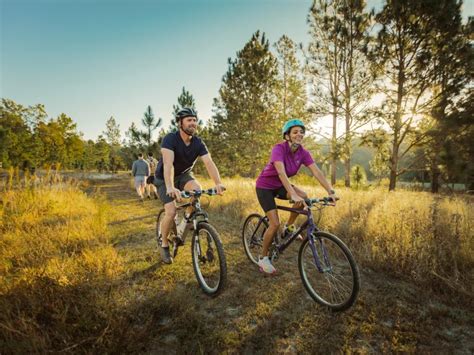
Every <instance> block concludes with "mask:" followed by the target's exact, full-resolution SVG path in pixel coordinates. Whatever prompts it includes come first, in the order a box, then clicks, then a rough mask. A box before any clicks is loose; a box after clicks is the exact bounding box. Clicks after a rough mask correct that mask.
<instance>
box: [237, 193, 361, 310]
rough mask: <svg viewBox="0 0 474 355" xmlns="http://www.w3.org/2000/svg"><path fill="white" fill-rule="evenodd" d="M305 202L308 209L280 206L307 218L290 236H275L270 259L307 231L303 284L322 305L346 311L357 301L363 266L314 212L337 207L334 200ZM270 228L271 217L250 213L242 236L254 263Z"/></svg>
mask: <svg viewBox="0 0 474 355" xmlns="http://www.w3.org/2000/svg"><path fill="white" fill-rule="evenodd" d="M305 202H306V204H307V206H308V209H306V210H300V209H295V208H290V207H285V206H277V208H278V209H280V210H284V211H289V212H296V213H299V214H303V215H305V216H306V217H307V219H306V221H305V222H304V223H303V224H302V225H301V226H300V228H298V229H297V230H296V231H295V232H294V233H292V234H291V235H290V236H288V237H286V238H282V237H280V236H279V235H278V234H277V235H276V236H275V238H274V240H273V243H272V245H271V247H270V250H269V254H270V255H269V258H270V259H271V261H272V262H274V261H276V260H277V259H278V256H279V254H280V253H282V252H283V251H284V250H285V249H286V248H287V247H288V246H289V245H290V244H291V243H292V242H293V241H294V240H295V239H296V238H297V237H298V235H301V236H303V233H304V231H305V230H306V238H304V240H303V242H302V244H301V247H300V250H299V253H298V269H299V272H300V276H301V280H302V281H303V285H304V287H305V288H306V291H308V293H309V295H310V296H311V297H312V298H313V300H315V301H316V302H318V303H319V304H321V305H323V306H326V307H328V308H329V309H330V310H332V311H343V310H346V309H348V308H350V307H351V306H352V305H353V304H354V302H355V301H356V299H357V296H358V294H359V287H360V275H359V269H358V267H357V264H356V262H355V260H354V257H353V256H352V253H351V251H350V250H349V248H348V247H347V246H346V245H345V244H344V243H343V242H342V241H341V240H340V239H339V238H338V237H336V236H335V235H333V234H330V233H328V232H323V231H321V230H320V229H319V228H318V227H317V226H316V224H315V222H314V218H313V213H312V211H311V208H312V207H317V208H318V211H319V212H321V210H322V209H323V208H324V207H327V206H334V203H332V200H331V199H330V198H329V197H325V198H322V199H318V198H315V199H305ZM318 222H319V220H318ZM267 228H268V218H267V217H264V216H261V215H259V214H257V213H253V214H251V215H250V216H248V217H247V219H246V220H245V222H244V225H243V229H242V239H243V243H244V248H245V253H246V254H247V256H248V258H249V259H250V260H251V261H252V262H253V263H254V264H257V262H258V257H259V255H260V254H261V250H262V243H263V234H264V233H265V230H266V229H267Z"/></svg>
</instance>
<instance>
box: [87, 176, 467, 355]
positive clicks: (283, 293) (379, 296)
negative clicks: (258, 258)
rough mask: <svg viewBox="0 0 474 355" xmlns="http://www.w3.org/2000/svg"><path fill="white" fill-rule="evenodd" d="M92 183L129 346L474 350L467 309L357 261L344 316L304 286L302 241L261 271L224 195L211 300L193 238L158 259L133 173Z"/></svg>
mask: <svg viewBox="0 0 474 355" xmlns="http://www.w3.org/2000/svg"><path fill="white" fill-rule="evenodd" d="M91 188H95V189H100V191H101V192H102V193H104V194H105V195H106V198H107V199H108V200H109V202H110V204H111V205H112V210H113V211H112V212H111V216H112V217H111V220H110V222H109V226H110V230H111V241H112V243H113V245H114V247H115V248H116V249H117V250H118V251H119V254H120V255H121V256H122V258H123V259H124V263H125V270H126V275H124V277H123V279H122V280H121V281H120V284H119V285H114V287H113V288H112V290H111V297H115V298H116V299H118V300H119V301H117V302H118V303H119V304H120V307H121V309H122V311H123V312H125V313H126V314H127V324H126V327H125V329H123V335H122V337H121V339H117V342H118V343H120V342H123V348H122V350H124V351H126V352H134V353H166V354H173V353H177V354H179V353H222V352H225V353H301V352H304V353H321V354H327V353H333V352H341V351H349V352H358V353H379V352H394V351H397V352H399V351H403V352H423V353H426V352H428V353H431V352H435V353H459V354H471V353H473V352H474V316H473V314H474V312H473V309H472V308H471V307H470V306H467V305H462V304H459V302H456V300H452V299H450V298H449V297H446V296H443V295H442V293H441V292H440V293H433V292H428V291H426V290H425V289H423V288H422V287H420V286H418V285H417V284H415V283H410V282H408V281H406V280H401V279H399V278H395V277H393V276H390V275H388V274H384V273H383V272H381V271H376V270H371V269H370V267H369V266H365V265H360V271H361V279H362V284H361V292H360V295H359V299H358V301H357V303H356V304H355V305H354V306H353V307H352V309H350V310H349V311H346V312H344V313H340V314H332V313H330V312H328V311H326V310H325V309H324V308H322V307H321V306H319V305H318V304H316V303H315V302H314V301H312V299H311V298H310V297H309V296H308V294H307V293H306V291H305V290H304V287H303V285H302V283H301V280H300V276H299V273H298V268H297V252H298V248H299V243H298V242H296V243H293V245H291V246H290V247H289V248H288V249H287V250H286V251H285V253H284V254H283V255H282V256H281V257H280V259H279V260H278V261H277V263H276V264H275V266H276V267H277V268H278V275H277V276H274V277H264V276H263V275H262V274H260V273H259V272H258V270H257V268H256V267H255V266H254V265H253V264H251V263H250V262H249V260H248V259H247V257H246V256H245V253H244V251H243V247H242V242H241V238H240V233H241V230H240V228H241V225H242V222H243V221H241V220H231V219H228V218H226V216H222V215H220V214H219V210H218V208H217V206H218V205H219V200H218V198H215V199H213V200H212V201H211V205H210V207H209V208H208V211H209V213H210V220H211V222H212V223H213V225H214V226H215V227H216V229H217V230H218V231H219V233H220V237H221V239H222V241H223V243H224V247H225V251H226V256H227V268H228V274H227V276H228V284H227V287H226V289H225V290H224V291H223V293H222V294H221V295H219V296H218V297H216V298H210V297H208V296H206V295H205V294H203V293H202V292H201V290H200V289H199V287H198V284H197V281H196V279H195V277H194V273H193V270H192V265H191V252H190V244H189V239H188V241H187V244H186V245H185V246H184V248H181V250H180V254H179V255H178V257H177V258H176V260H175V262H174V263H173V264H172V265H164V264H162V263H161V262H160V258H159V254H158V252H157V245H156V241H155V236H154V233H155V232H154V228H155V218H156V215H157V213H158V211H159V209H160V208H161V203H159V202H158V201H156V200H146V201H145V202H143V203H142V202H140V201H138V199H137V198H136V195H135V194H134V192H133V190H132V189H131V187H130V181H129V179H128V178H122V179H114V180H106V181H96V182H94V184H93V185H92V186H91ZM356 257H357V256H356ZM394 262H396V261H394ZM123 339H128V340H125V341H124V340H123ZM133 340H137V341H133Z"/></svg>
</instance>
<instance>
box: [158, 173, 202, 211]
mask: <svg viewBox="0 0 474 355" xmlns="http://www.w3.org/2000/svg"><path fill="white" fill-rule="evenodd" d="M191 180H194V176H193V174H192V173H186V174H181V175H178V176H176V177H175V178H174V186H175V187H176V188H177V189H179V190H181V191H182V190H183V189H184V185H186V184H187V183H188V182H189V181H191ZM153 183H154V184H155V186H156V189H157V190H158V195H159V196H160V200H161V202H163V204H166V203H169V202H171V201H174V200H173V199H172V198H171V197H169V196H168V195H167V194H166V184H165V180H163V179H159V178H157V177H155V181H154V182H153Z"/></svg>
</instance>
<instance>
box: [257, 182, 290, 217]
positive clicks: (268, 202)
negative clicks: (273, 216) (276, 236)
mask: <svg viewBox="0 0 474 355" xmlns="http://www.w3.org/2000/svg"><path fill="white" fill-rule="evenodd" d="M275 197H276V198H279V199H281V200H288V192H287V191H286V189H285V187H284V186H282V187H280V188H278V189H274V190H267V189H259V188H258V187H257V198H258V202H259V203H260V206H262V208H263V210H264V211H265V213H267V212H268V211H271V210H276V208H277V207H276V203H275Z"/></svg>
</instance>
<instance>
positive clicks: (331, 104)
mask: <svg viewBox="0 0 474 355" xmlns="http://www.w3.org/2000/svg"><path fill="white" fill-rule="evenodd" d="M341 3H342V0H314V1H313V5H312V6H311V9H310V13H309V15H308V24H309V26H310V30H309V33H310V35H311V42H310V43H309V45H308V48H307V51H306V53H305V56H306V62H307V65H306V68H305V69H306V72H307V73H308V76H309V84H310V99H311V103H310V112H311V113H312V114H313V117H314V119H315V120H318V119H320V118H323V117H326V116H329V115H330V116H331V117H332V134H331V137H330V142H331V144H330V160H331V169H330V170H331V183H332V184H333V185H334V184H335V183H336V162H337V159H338V158H339V153H338V144H337V138H338V137H337V123H338V118H339V116H340V114H341V111H342V110H341V101H340V99H339V93H340V92H341V84H342V73H341V70H342V69H341V66H342V64H341V60H342V56H341V41H340V33H339V28H340V24H339V20H338V15H337V11H338V7H339V6H340V4H341Z"/></svg>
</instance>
